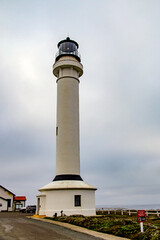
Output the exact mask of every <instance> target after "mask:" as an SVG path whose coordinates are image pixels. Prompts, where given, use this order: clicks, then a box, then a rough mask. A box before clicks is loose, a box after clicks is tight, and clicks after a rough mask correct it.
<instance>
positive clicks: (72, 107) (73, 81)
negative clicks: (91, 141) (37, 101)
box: [37, 38, 96, 217]
mask: <svg viewBox="0 0 160 240" xmlns="http://www.w3.org/2000/svg"><path fill="white" fill-rule="evenodd" d="M53 74H54V75H55V76H56V77H57V81H56V82H57V126H56V176H55V178H54V179H53V181H52V182H50V183H49V184H47V185H45V186H44V187H42V188H41V189H39V191H40V193H41V194H40V195H39V196H37V214H39V215H46V216H49V217H52V216H53V215H55V214H56V215H58V216H59V215H61V214H62V212H63V214H65V215H73V214H82V215H88V216H89V215H95V190H96V188H95V187H93V186H91V185H89V184H87V183H85V182H84V181H83V180H82V178H81V176H80V147H79V77H80V76H82V74H83V66H82V64H81V59H80V55H79V53H78V43H77V42H75V41H73V40H71V39H70V38H66V39H65V40H62V41H60V42H59V43H58V53H57V54H56V59H55V63H54V65H53Z"/></svg>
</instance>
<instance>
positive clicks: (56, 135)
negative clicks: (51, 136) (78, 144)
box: [56, 127, 58, 136]
mask: <svg viewBox="0 0 160 240" xmlns="http://www.w3.org/2000/svg"><path fill="white" fill-rule="evenodd" d="M56 136H58V127H56Z"/></svg>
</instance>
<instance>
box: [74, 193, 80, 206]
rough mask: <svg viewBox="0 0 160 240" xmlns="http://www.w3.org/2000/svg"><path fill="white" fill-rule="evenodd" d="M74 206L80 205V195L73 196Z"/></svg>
mask: <svg viewBox="0 0 160 240" xmlns="http://www.w3.org/2000/svg"><path fill="white" fill-rule="evenodd" d="M74 206H75V207H80V206H81V195H75V196H74Z"/></svg>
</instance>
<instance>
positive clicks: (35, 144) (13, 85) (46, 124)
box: [0, 0, 160, 205]
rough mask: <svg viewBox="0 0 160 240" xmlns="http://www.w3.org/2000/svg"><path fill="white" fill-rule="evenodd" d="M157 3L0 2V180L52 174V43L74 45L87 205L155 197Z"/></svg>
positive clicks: (159, 95) (159, 124) (38, 180)
mask: <svg viewBox="0 0 160 240" xmlns="http://www.w3.org/2000/svg"><path fill="white" fill-rule="evenodd" d="M159 12H160V1H159V0H154V1H153V0H130V1H128V0H99V1H95V0H59V1H56V0H47V1H44V0H21V1H20V0H14V1H13V0H1V1H0V36H1V37H0V184H1V185H3V186H4V187H6V188H8V189H9V190H10V191H12V192H14V193H15V194H16V195H26V197H27V204H34V203H36V195H37V194H38V189H39V188H41V187H42V186H44V185H46V184H47V183H49V182H50V181H52V179H53V178H54V177H55V168H56V152H55V149H56V137H55V127H56V87H57V86H56V78H55V77H54V76H53V74H52V65H53V63H54V61H55V54H56V52H57V50H58V49H57V43H58V42H59V41H60V40H63V39H65V38H66V37H67V36H68V35H69V36H70V38H71V39H73V40H75V41H77V42H78V43H79V46H80V48H79V52H80V53H81V60H82V64H83V66H84V74H83V76H82V77H81V78H80V139H81V146H80V147H81V176H82V178H83V179H84V181H86V182H88V183H89V184H91V185H93V186H96V187H97V188H98V190H97V191H96V205H102V204H105V205H111V204H117V205H120V204H121V205H122V204H123V205H125V204H153V203H159V199H160V14H159Z"/></svg>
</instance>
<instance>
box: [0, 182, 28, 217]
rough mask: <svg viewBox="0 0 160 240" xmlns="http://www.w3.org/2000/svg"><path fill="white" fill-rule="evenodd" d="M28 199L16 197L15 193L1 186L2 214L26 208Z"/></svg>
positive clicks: (0, 205)
mask: <svg viewBox="0 0 160 240" xmlns="http://www.w3.org/2000/svg"><path fill="white" fill-rule="evenodd" d="M25 204H26V197H25V196H16V195H15V194H14V193H12V192H11V191H9V190H8V189H6V188H5V187H3V186H2V185H0V212H2V211H5V212H11V211H17V210H20V208H22V207H25Z"/></svg>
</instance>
